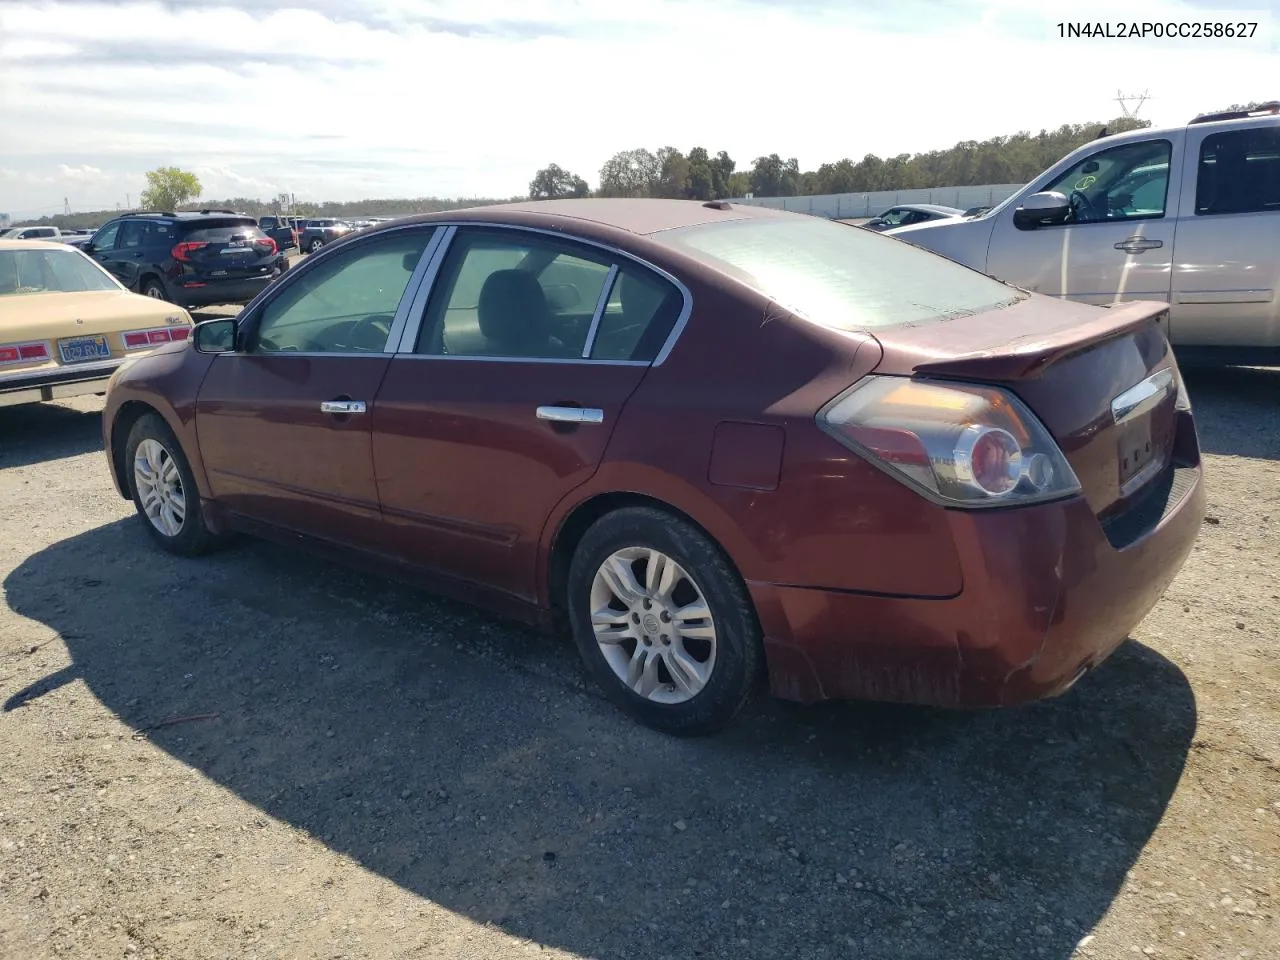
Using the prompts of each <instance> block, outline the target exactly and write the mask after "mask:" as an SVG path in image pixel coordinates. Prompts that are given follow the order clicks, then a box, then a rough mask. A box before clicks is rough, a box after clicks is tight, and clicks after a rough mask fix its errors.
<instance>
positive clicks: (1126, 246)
mask: <svg viewBox="0 0 1280 960" xmlns="http://www.w3.org/2000/svg"><path fill="white" fill-rule="evenodd" d="M1163 246H1164V241H1163V240H1147V239H1145V238H1143V237H1130V238H1129V239H1128V240H1122V241H1121V242H1120V243H1117V244H1116V249H1117V250H1123V251H1124V252H1125V253H1142V252H1143V251H1146V250H1156V249H1158V248H1160V247H1163Z"/></svg>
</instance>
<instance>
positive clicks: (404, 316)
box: [353, 230, 444, 353]
mask: <svg viewBox="0 0 1280 960" xmlns="http://www.w3.org/2000/svg"><path fill="white" fill-rule="evenodd" d="M397 232H399V231H396V230H388V231H387V234H388V235H389V234H392V233H397ZM381 235H382V234H379V236H381ZM443 235H444V231H443V230H432V231H431V238H430V239H429V240H428V241H427V245H426V246H425V247H423V249H422V254H421V255H420V256H419V257H418V265H417V266H416V267H414V268H413V273H411V274H410V275H409V282H408V283H406V284H405V286H404V291H403V292H402V293H401V294H400V303H399V304H397V305H396V313H395V317H394V319H392V321H391V329H390V330H388V331H387V342H386V343H385V344H383V347H382V352H383V353H395V352H396V347H397V346H399V344H400V336H401V335H402V334H403V333H404V328H405V324H406V323H408V322H409V308H410V307H411V306H413V299H414V296H415V295H416V294H417V292H418V287H419V285H421V283H422V278H423V277H424V276H425V275H426V273H427V268H428V267H429V266H430V265H431V259H432V257H434V256H435V254H436V248H437V247H439V246H440V243H441V240H442V238H443ZM353 246H354V244H353Z"/></svg>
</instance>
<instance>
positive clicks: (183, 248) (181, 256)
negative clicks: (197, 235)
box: [169, 243, 209, 263]
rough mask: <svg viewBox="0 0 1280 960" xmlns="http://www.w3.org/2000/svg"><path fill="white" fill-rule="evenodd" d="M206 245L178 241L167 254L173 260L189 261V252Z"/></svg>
mask: <svg viewBox="0 0 1280 960" xmlns="http://www.w3.org/2000/svg"><path fill="white" fill-rule="evenodd" d="M208 245H209V244H208V243H180V244H178V245H177V246H176V247H174V248H173V249H172V250H170V251H169V255H170V256H171V257H173V259H175V260H181V261H182V262H183V263H190V262H191V254H192V253H193V252H194V251H196V250H200V249H203V248H204V247H207V246H208Z"/></svg>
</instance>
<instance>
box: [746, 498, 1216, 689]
mask: <svg viewBox="0 0 1280 960" xmlns="http://www.w3.org/2000/svg"><path fill="white" fill-rule="evenodd" d="M1203 517H1204V484H1203V481H1202V479H1201V478H1200V477H1197V480H1196V483H1195V484H1194V485H1193V486H1192V487H1191V489H1190V490H1189V491H1187V492H1186V494H1185V495H1184V496H1183V497H1182V499H1181V500H1180V501H1179V502H1178V503H1177V504H1176V506H1172V507H1171V508H1170V509H1169V511H1168V512H1167V513H1166V514H1165V516H1164V517H1163V519H1162V520H1161V522H1160V523H1159V524H1158V525H1157V526H1156V527H1155V528H1154V529H1152V530H1151V531H1150V532H1149V533H1148V534H1147V535H1146V536H1144V537H1142V538H1141V539H1139V540H1138V541H1136V542H1135V543H1133V544H1132V545H1130V546H1129V547H1127V548H1125V549H1123V550H1116V549H1114V548H1112V547H1111V545H1110V544H1109V543H1108V542H1107V539H1106V537H1105V535H1104V534H1103V532H1102V529H1101V526H1100V524H1099V523H1098V520H1097V518H1096V517H1095V516H1094V515H1093V513H1092V512H1091V511H1090V509H1089V507H1088V505H1087V504H1086V503H1085V502H1084V501H1083V500H1073V501H1067V502H1065V503H1059V504H1049V505H1045V506H1042V507H1028V508H1025V509H1021V510H1011V511H1001V512H998V513H996V512H992V513H986V514H978V513H972V512H963V511H954V512H952V513H951V514H950V518H951V526H952V534H953V537H954V540H955V543H956V547H957V550H958V552H959V555H960V560H961V567H962V569H963V571H964V581H965V585H964V589H963V591H962V592H961V593H960V594H959V595H958V596H956V597H953V598H949V599H918V598H911V597H884V596H867V595H864V594H855V593H841V592H836V591H830V590H810V589H806V588H803V587H787V586H777V585H774V584H766V583H758V582H753V583H749V584H748V588H749V589H750V592H751V594H752V597H753V599H754V600H755V604H756V609H757V612H758V614H759V617H760V621H761V626H762V627H763V629H764V632H765V636H766V640H765V646H766V657H767V660H768V664H769V674H770V684H771V687H772V690H773V693H774V695H775V696H778V697H781V698H784V699H788V700H798V701H800V702H812V701H816V700H823V699H834V698H839V699H865V700H883V701H894V702H902V703H918V704H927V705H932V706H940V707H993V706H1005V705H1012V704H1016V703H1025V702H1029V701H1032V700H1037V699H1041V698H1043V697H1049V696H1054V695H1056V694H1059V693H1061V692H1063V691H1064V690H1066V689H1067V688H1068V687H1070V686H1071V685H1072V684H1073V683H1074V682H1075V681H1076V680H1077V679H1078V678H1079V677H1080V676H1081V674H1082V673H1084V672H1085V671H1087V670H1089V669H1091V668H1092V667H1094V666H1096V665H1097V664H1099V663H1101V662H1102V661H1103V660H1104V659H1106V657H1107V656H1109V655H1110V654H1111V653H1112V652H1113V651H1114V650H1115V648H1116V647H1118V646H1119V645H1120V644H1121V643H1122V642H1123V641H1124V640H1125V639H1126V638H1127V637H1128V635H1129V632H1130V631H1131V630H1132V629H1133V628H1134V627H1135V626H1137V625H1138V623H1140V622H1141V621H1142V619H1143V618H1144V617H1145V616H1146V615H1147V614H1148V613H1149V612H1150V611H1151V608H1152V607H1154V606H1155V604H1156V603H1157V602H1158V601H1159V599H1160V596H1161V595H1162V594H1163V593H1164V591H1165V590H1166V589H1167V588H1168V586H1169V584H1170V582H1171V581H1172V580H1173V578H1174V577H1175V576H1176V575H1177V573H1178V571H1179V570H1180V569H1181V568H1182V565H1183V563H1184V562H1185V560H1186V557H1187V555H1188V554H1189V553H1190V551H1191V548H1192V546H1193V544H1194V543H1195V539H1196V536H1197V535H1198V533H1199V529H1200V524H1201V522H1202V520H1203Z"/></svg>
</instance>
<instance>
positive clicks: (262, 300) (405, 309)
mask: <svg viewBox="0 0 1280 960" xmlns="http://www.w3.org/2000/svg"><path fill="white" fill-rule="evenodd" d="M104 229H105V227H104ZM422 230H431V231H433V232H432V234H431V239H430V240H428V241H427V245H426V247H425V248H424V249H423V251H422V256H421V257H419V259H418V266H417V267H415V268H414V270H413V273H411V274H410V275H409V282H408V283H407V284H405V288H404V292H403V293H401V294H400V302H399V303H398V304H397V305H396V312H395V316H394V317H393V319H392V321H391V332H394V331H395V330H396V326H397V324H400V325H401V326H402V327H403V324H404V322H406V321H407V319H408V317H409V316H410V315H411V314H410V312H409V308H410V305H411V304H412V297H411V296H410V292H411V291H413V290H414V281H415V279H416V280H418V281H419V282H420V281H421V274H420V273H419V271H423V272H425V269H424V263H429V262H430V257H429V256H428V254H430V253H431V252H432V251H433V250H434V249H435V248H436V247H437V246H438V244H439V242H440V240H439V238H440V237H441V235H442V233H443V231H442V230H440V229H439V225H438V224H435V223H410V224H404V225H403V226H396V227H392V228H391V229H389V230H380V231H379V232H378V233H376V234H369V235H365V236H359V235H355V236H356V239H354V240H352V241H351V243H349V244H346V245H344V246H341V247H337V246H335V245H333V244H326V245H325V246H324V247H323V248H322V250H323V253H321V254H320V255H319V256H318V257H317V256H316V255H315V254H309V255H308V256H307V259H306V260H304V261H303V262H302V264H301V265H300V266H297V267H293V268H291V269H290V270H289V271H288V272H286V273H285V274H284V275H282V276H280V277H279V278H277V280H276V281H275V282H274V283H269V284H267V286H266V287H264V288H263V289H262V291H261V292H260V293H259V294H258V295H257V296H256V297H254V298H253V299H252V300H250V301H249V302H248V303H247V304H246V305H245V307H244V309H243V310H241V311H240V313H239V314H237V315H236V317H235V318H234V319H235V321H236V336H237V337H239V336H240V330H241V328H242V327H243V326H245V325H252V326H253V328H254V330H255V331H256V330H257V325H258V321H259V319H260V317H261V315H262V311H263V310H264V309H266V307H267V305H268V304H269V303H271V301H273V300H274V299H275V298H276V297H278V296H280V295H281V293H282V292H283V291H285V290H287V289H289V287H290V286H291V285H292V284H294V283H297V282H298V277H299V276H306V274H307V272H308V271H310V270H314V269H316V266H315V265H316V264H317V263H324V262H325V261H326V260H327V259H328V256H330V255H331V253H330V251H332V250H334V249H337V250H339V251H342V250H354V249H358V248H359V247H362V246H364V245H366V244H368V243H370V242H375V241H376V240H377V239H378V238H379V237H385V236H388V235H390V234H393V233H403V232H409V231H422ZM402 313H403V320H402V317H401V315H402ZM394 352H395V351H394V350H393V349H392V337H391V336H390V335H388V337H387V342H386V343H385V344H384V345H383V348H382V349H381V350H379V351H371V352H364V353H351V352H345V351H344V352H342V353H337V352H334V353H316V352H312V351H307V352H305V353H304V352H302V351H280V352H277V353H262V354H258V353H252V354H251V353H248V352H247V351H245V352H241V351H234V350H228V351H224V352H223V353H219V354H215V356H227V355H230V356H240V355H244V356H255V357H256V356H273V357H274V356H286V355H287V356H291V357H377V356H387V355H392V354H394Z"/></svg>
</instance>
